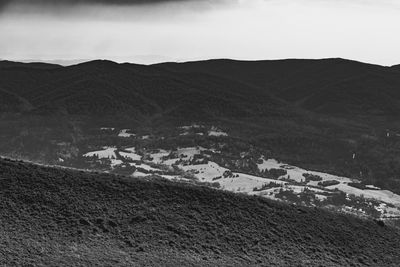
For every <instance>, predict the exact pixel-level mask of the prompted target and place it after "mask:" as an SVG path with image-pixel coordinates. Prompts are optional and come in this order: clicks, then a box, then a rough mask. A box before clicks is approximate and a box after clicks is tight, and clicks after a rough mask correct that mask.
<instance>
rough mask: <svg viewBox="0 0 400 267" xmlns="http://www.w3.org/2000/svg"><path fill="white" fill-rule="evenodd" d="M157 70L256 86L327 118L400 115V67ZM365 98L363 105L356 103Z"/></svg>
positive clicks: (351, 64) (341, 62) (303, 63)
mask: <svg viewBox="0 0 400 267" xmlns="http://www.w3.org/2000/svg"><path fill="white" fill-rule="evenodd" d="M155 66H158V67H159V68H164V69H168V70H172V71H176V72H179V73H182V72H183V73H187V72H199V73H208V74H212V75H216V76H221V77H225V78H229V79H231V80H235V81H240V82H244V83H247V84H251V85H253V86H257V87H259V88H263V89H265V90H268V91H271V92H274V93H275V95H276V96H277V97H279V98H281V99H283V100H286V101H290V102H292V103H295V104H297V105H298V106H301V107H303V108H306V109H308V110H311V111H318V112H321V111H322V112H324V113H327V114H337V113H339V114H340V113H341V114H354V113H356V114H360V115H365V114H377V113H378V114H385V115H398V114H400V113H399V112H400V109H399V108H398V107H399V101H400V93H399V90H398V88H399V87H400V75H399V74H398V72H395V67H392V68H388V67H382V66H378V65H371V64H365V63H361V62H356V61H351V60H345V59H340V58H339V59H322V60H304V59H289V60H275V61H274V60H266V61H234V60H209V61H197V62H187V63H163V64H157V65H155ZM382 89H383V91H382ZM360 95H361V97H360V99H359V100H357V99H355V97H357V96H360ZM363 95H365V96H366V97H363ZM388 99H390V101H387V100H388ZM360 102H362V104H360ZM376 102H378V103H379V104H377V103H376ZM377 107H378V109H377ZM393 107H394V108H393Z"/></svg>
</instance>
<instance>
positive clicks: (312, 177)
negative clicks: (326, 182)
mask: <svg viewBox="0 0 400 267" xmlns="http://www.w3.org/2000/svg"><path fill="white" fill-rule="evenodd" d="M303 176H304V178H306V182H307V183H308V182H309V181H316V182H317V181H322V177H321V176H319V175H316V174H311V173H303Z"/></svg>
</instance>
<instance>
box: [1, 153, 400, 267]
mask: <svg viewBox="0 0 400 267" xmlns="http://www.w3.org/2000/svg"><path fill="white" fill-rule="evenodd" d="M0 210H1V212H0V265H6V266H7V265H9V266H18V265H25V266H89V265H90V266H94V265H101V266H256V265H264V266H265V265H272V266H364V265H366V266H398V265H399V263H400V255H399V253H398V252H399V251H400V233H399V232H398V231H397V230H395V229H392V228H390V227H387V226H379V225H377V224H376V223H375V222H373V221H366V220H360V219H357V218H354V217H349V216H344V215H338V214H333V213H329V212H326V211H322V210H319V209H306V208H299V207H294V206H288V205H284V204H280V203H276V202H272V201H268V200H265V199H261V198H256V197H254V198H253V197H248V196H242V195H237V194H232V193H224V192H219V191H214V190H212V189H208V188H203V187H193V186H190V185H185V184H178V183H171V182H167V181H163V180H158V181H157V180H156V181H154V180H152V181H145V180H137V179H133V178H127V177H117V176H112V175H107V174H96V173H84V172H78V171H70V170H62V169H54V168H47V167H41V166H37V165H31V164H27V163H22V162H13V161H8V160H0Z"/></svg>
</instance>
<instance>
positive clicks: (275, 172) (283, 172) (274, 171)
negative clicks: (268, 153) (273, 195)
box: [268, 169, 287, 179]
mask: <svg viewBox="0 0 400 267" xmlns="http://www.w3.org/2000/svg"><path fill="white" fill-rule="evenodd" d="M268 173H269V175H270V176H271V177H272V178H275V179H278V178H279V177H281V176H284V175H286V174H287V171H286V170H283V169H270V170H269V171H268Z"/></svg>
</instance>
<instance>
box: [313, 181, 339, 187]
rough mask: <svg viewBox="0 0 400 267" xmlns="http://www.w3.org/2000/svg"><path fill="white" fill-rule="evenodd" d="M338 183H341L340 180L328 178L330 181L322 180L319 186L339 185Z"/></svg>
mask: <svg viewBox="0 0 400 267" xmlns="http://www.w3.org/2000/svg"><path fill="white" fill-rule="evenodd" d="M338 184H340V182H339V181H336V180H328V181H322V182H319V183H318V185H319V186H323V187H327V186H332V185H338Z"/></svg>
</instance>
